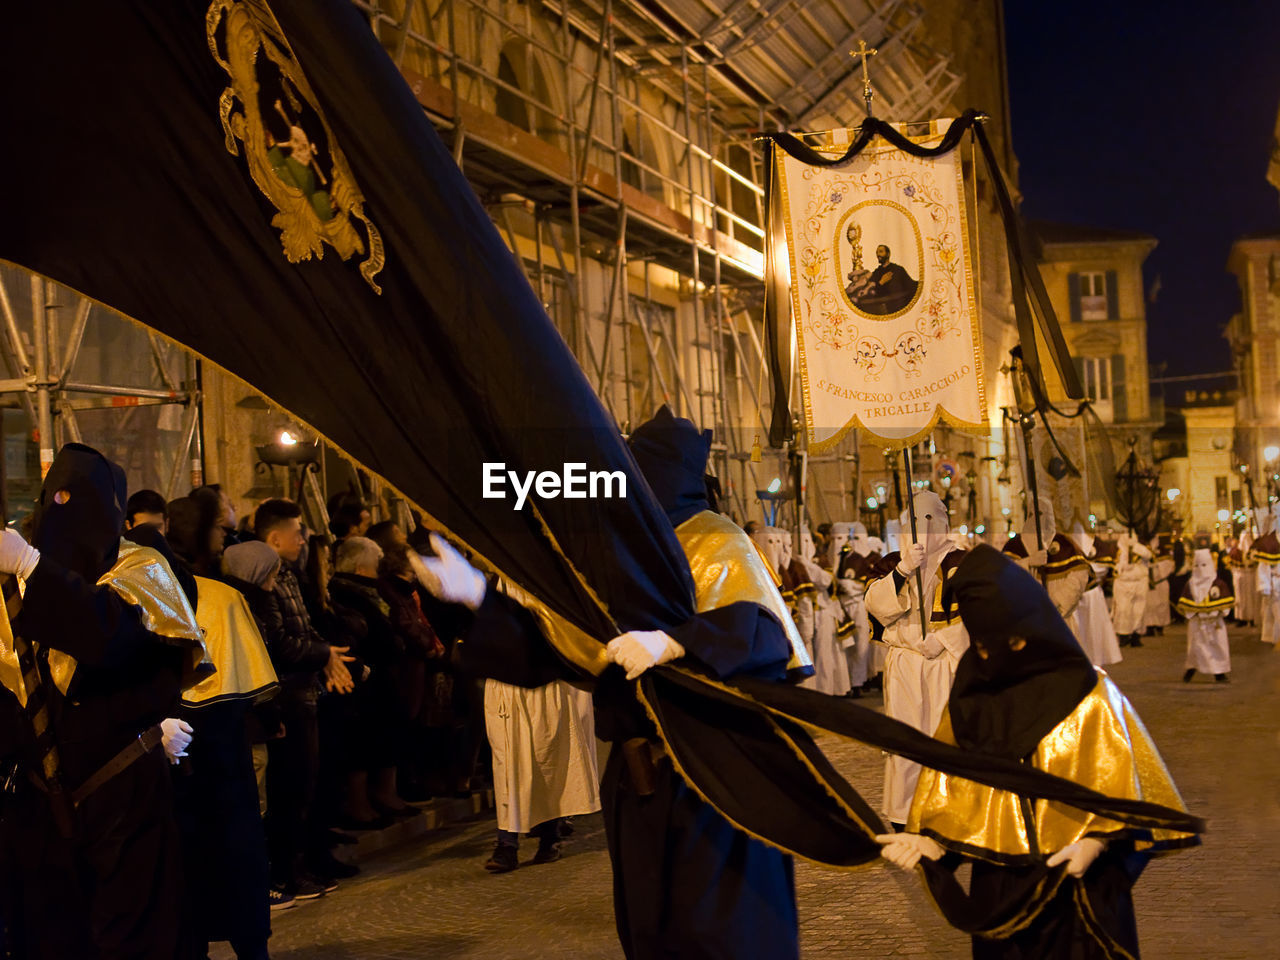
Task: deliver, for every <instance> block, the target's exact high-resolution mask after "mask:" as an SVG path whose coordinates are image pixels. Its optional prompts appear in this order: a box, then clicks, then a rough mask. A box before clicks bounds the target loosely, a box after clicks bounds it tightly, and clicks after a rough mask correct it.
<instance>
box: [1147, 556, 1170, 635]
mask: <svg viewBox="0 0 1280 960" xmlns="http://www.w3.org/2000/svg"><path fill="white" fill-rule="evenodd" d="M1173 571H1174V564H1173V557H1157V558H1156V559H1155V562H1154V563H1152V564H1151V579H1152V580H1155V581H1156V582H1155V583H1154V584H1153V585H1152V587H1151V589H1150V590H1148V591H1147V607H1146V610H1145V611H1144V612H1143V616H1142V626H1143V627H1144V628H1146V627H1167V626H1169V624H1171V623H1173V608H1172V607H1170V606H1169V578H1170V577H1171V576H1173Z"/></svg>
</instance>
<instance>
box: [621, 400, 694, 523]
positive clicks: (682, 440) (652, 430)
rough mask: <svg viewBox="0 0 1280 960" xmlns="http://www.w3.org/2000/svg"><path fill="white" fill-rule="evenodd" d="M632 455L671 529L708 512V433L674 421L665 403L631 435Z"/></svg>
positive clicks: (673, 416) (682, 422)
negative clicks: (703, 512)
mask: <svg viewBox="0 0 1280 960" xmlns="http://www.w3.org/2000/svg"><path fill="white" fill-rule="evenodd" d="M630 443H631V454H632V456H634V457H635V460H636V465H637V466H639V467H640V472H641V473H643V474H644V478H645V480H646V481H647V482H648V484H649V488H650V489H651V490H652V491H653V493H654V495H655V496H656V497H657V498H658V502H659V503H660V504H662V509H663V510H665V511H666V512H667V517H668V518H669V519H670V520H671V525H672V526H673V527H678V526H679V525H680V524H682V523H684V522H685V521H686V520H688V519H689V518H690V517H692V516H693V515H694V514H697V513H701V512H702V511H703V510H710V509H711V504H710V503H709V502H708V500H707V484H706V474H707V456H708V455H709V454H710V453H711V431H710V430H699V429H698V428H697V427H696V426H694V425H693V421H692V420H686V419H684V418H683V417H677V416H675V415H674V414H673V413H672V412H671V408H670V407H668V406H667V405H666V404H665V403H664V404H663V405H662V407H661V408H660V409H659V410H658V412H657V413H655V414H654V415H653V419H651V420H649V421H648V422H647V423H643V424H641V425H640V426H639V427H637V428H636V429H635V431H634V432H633V433H632V434H631V439H630Z"/></svg>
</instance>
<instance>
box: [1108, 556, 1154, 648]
mask: <svg viewBox="0 0 1280 960" xmlns="http://www.w3.org/2000/svg"><path fill="white" fill-rule="evenodd" d="M1147 569H1148V568H1147V562H1146V561H1145V560H1142V559H1136V560H1130V561H1129V562H1128V563H1125V564H1123V565H1121V566H1120V568H1119V569H1118V570H1117V571H1116V579H1115V583H1114V584H1113V586H1112V588H1111V603H1112V606H1111V622H1112V624H1114V625H1115V628H1116V633H1118V634H1120V636H1122V637H1123V636H1126V635H1128V634H1131V633H1139V632H1141V631H1142V618H1143V615H1144V614H1145V613H1146V611H1147V589H1148V587H1147V583H1148V580H1147Z"/></svg>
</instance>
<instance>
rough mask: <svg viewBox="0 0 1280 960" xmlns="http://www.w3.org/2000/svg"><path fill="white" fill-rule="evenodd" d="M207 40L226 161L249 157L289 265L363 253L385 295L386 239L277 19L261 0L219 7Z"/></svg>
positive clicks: (366, 271) (219, 2) (222, 1)
mask: <svg viewBox="0 0 1280 960" xmlns="http://www.w3.org/2000/svg"><path fill="white" fill-rule="evenodd" d="M205 33H206V35H207V38H208V41H209V50H210V51H211V52H212V54H213V58H214V59H215V60H216V61H217V62H218V65H219V66H221V67H222V69H223V70H225V71H226V73H227V76H228V77H229V78H230V81H231V83H230V85H229V86H228V87H227V88H226V90H224V91H223V92H222V96H221V98H219V101H218V115H219V117H220V118H221V120H222V129H223V132H224V134H225V135H226V145H227V151H228V152H229V153H231V154H232V155H240V154H241V153H242V152H243V156H244V158H245V163H246V164H247V166H248V168H249V174H250V176H252V177H253V182H254V183H255V184H257V186H258V189H259V190H261V191H262V193H263V194H264V195H265V196H266V198H267V199H268V200H270V201H271V204H272V206H274V207H275V208H276V211H277V213H276V215H275V216H274V217H272V218H271V225H272V226H273V227H275V228H276V229H278V230H279V231H280V241H281V245H282V246H283V248H284V255H285V258H286V259H287V260H288V261H289V262H290V263H301V262H302V261H304V260H310V259H311V258H312V256H315V257H316V258H317V259H322V258H323V257H324V246H325V244H328V245H329V246H331V247H332V248H333V249H334V250H336V251H337V253H338V256H339V257H341V258H342V259H343V260H350V259H351V258H352V257H353V256H356V255H358V254H366V253H367V256H366V257H365V259H364V260H363V261H362V262H361V263H360V274H361V276H363V277H364V279H365V282H366V283H368V284H369V286H370V287H372V288H373V291H374V293H381V292H382V288H381V287H379V286H378V284H377V282H376V281H375V280H374V278H375V277H376V276H377V275H378V273H379V272H380V271H381V270H382V268H383V266H384V265H385V263H386V256H385V253H384V251H383V247H382V237H381V236H380V235H379V233H378V230H377V228H376V227H375V226H374V225H373V223H372V222H370V220H369V218H368V217H367V216H365V213H364V196H363V195H362V194H361V192H360V189H359V187H357V186H356V181H355V177H353V176H352V174H351V169H350V167H349V166H348V165H347V160H346V157H345V156H343V153H342V149H341V147H339V145H338V143H337V141H336V139H335V138H334V134H333V130H332V129H331V128H330V126H329V124H328V122H327V121H326V120H325V118H324V114H323V113H322V112H321V110H320V105H319V102H318V101H317V99H316V96H315V93H314V92H313V91H312V90H311V86H310V84H309V83H308V82H307V78H306V76H305V75H304V74H303V72H302V68H301V66H300V65H299V64H298V61H297V59H296V58H295V57H294V56H293V52H292V51H291V50H290V49H289V43H288V41H287V40H286V39H285V36H284V33H283V31H282V30H281V29H280V25H279V24H278V23H277V22H276V20H275V17H274V16H273V15H272V13H271V11H270V10H269V9H268V8H267V6H266V5H265V4H264V3H262V2H261V0H214V2H213V3H212V4H211V5H210V6H209V10H208V12H207V13H206V14H205ZM357 224H360V225H363V228H364V236H363V237H362V236H361V231H360V230H359V229H358V228H357Z"/></svg>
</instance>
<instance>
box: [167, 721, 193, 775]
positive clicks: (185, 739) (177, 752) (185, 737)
mask: <svg viewBox="0 0 1280 960" xmlns="http://www.w3.org/2000/svg"><path fill="white" fill-rule="evenodd" d="M160 730H161V732H162V733H163V736H162V737H161V738H160V742H161V744H163V745H164V755H165V756H166V757H168V758H169V762H170V763H175V764H176V763H177V762H178V761H179V760H180V759H182V758H183V757H185V756H186V755H187V747H189V746H191V734H192V730H191V724H189V723H187V722H186V721H185V720H178V719H177V718H175V717H170V718H169V719H168V720H162V721H160Z"/></svg>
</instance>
